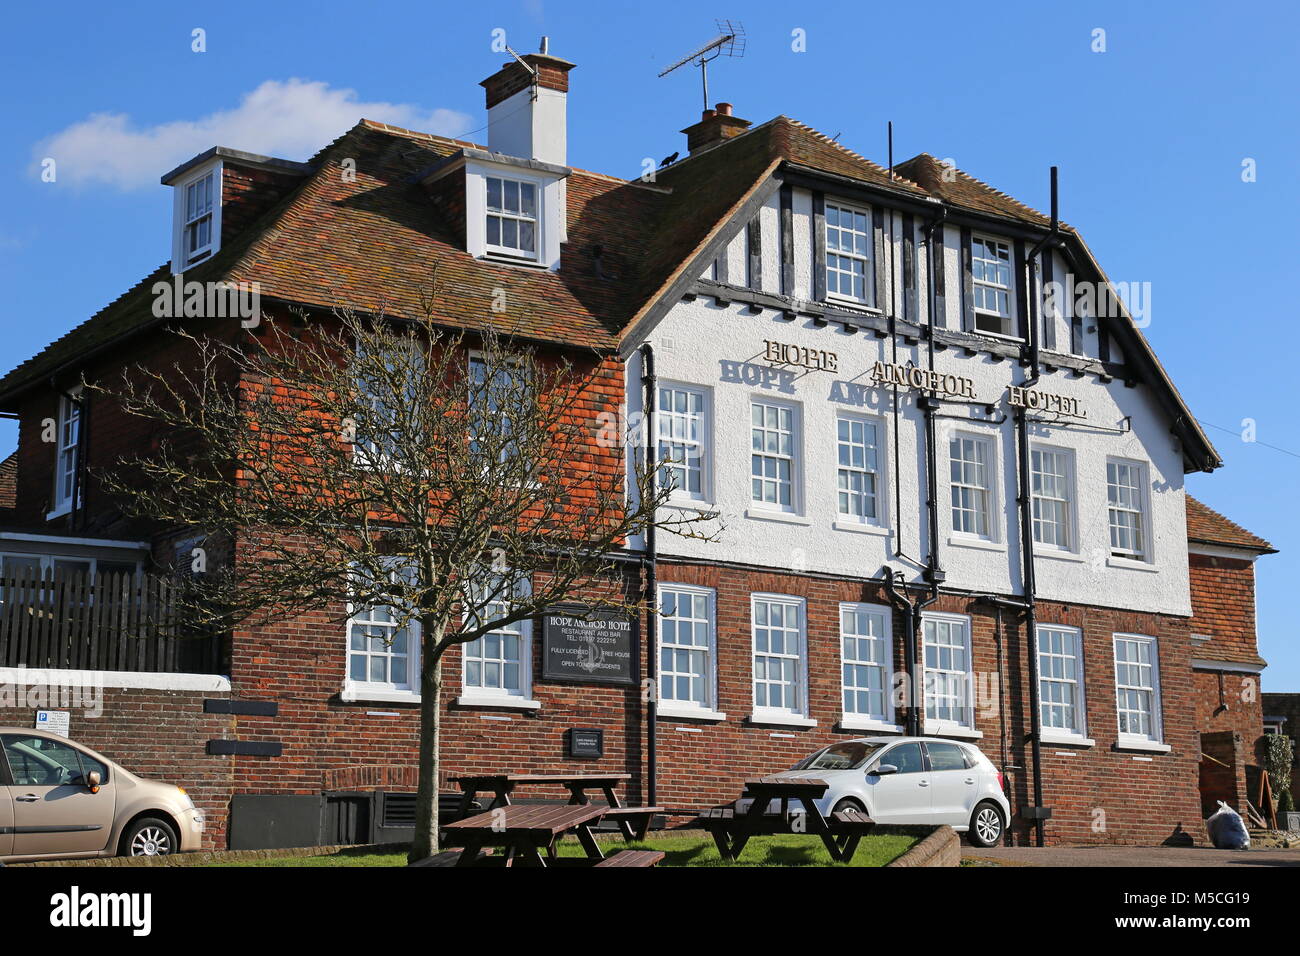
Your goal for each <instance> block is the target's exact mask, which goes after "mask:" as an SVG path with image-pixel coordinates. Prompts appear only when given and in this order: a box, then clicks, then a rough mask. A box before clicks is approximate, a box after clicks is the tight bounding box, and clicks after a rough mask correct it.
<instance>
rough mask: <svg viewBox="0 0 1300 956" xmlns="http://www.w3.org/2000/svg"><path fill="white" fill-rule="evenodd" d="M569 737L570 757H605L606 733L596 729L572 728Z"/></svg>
mask: <svg viewBox="0 0 1300 956" xmlns="http://www.w3.org/2000/svg"><path fill="white" fill-rule="evenodd" d="M568 735H569V756H570V757H603V756H605V731H603V730H598V729H597V728H595V727H570V728H569V731H568Z"/></svg>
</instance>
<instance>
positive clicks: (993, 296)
mask: <svg viewBox="0 0 1300 956" xmlns="http://www.w3.org/2000/svg"><path fill="white" fill-rule="evenodd" d="M970 268H971V294H972V296H973V301H972V305H973V307H974V312H975V328H976V329H977V330H978V331H980V332H993V333H995V334H997V335H1012V334H1013V333H1014V330H1013V327H1012V319H1011V247H1010V245H1008V244H1007V243H1005V242H999V241H998V240H997V239H990V238H988V237H987V236H972V237H971V241H970Z"/></svg>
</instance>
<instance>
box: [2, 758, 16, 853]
mask: <svg viewBox="0 0 1300 956" xmlns="http://www.w3.org/2000/svg"><path fill="white" fill-rule="evenodd" d="M13 848H14V801H13V798H12V797H10V796H9V768H8V765H7V764H6V763H5V758H4V752H3V748H0V857H6V856H8V855H9V854H10V853H12V852H13Z"/></svg>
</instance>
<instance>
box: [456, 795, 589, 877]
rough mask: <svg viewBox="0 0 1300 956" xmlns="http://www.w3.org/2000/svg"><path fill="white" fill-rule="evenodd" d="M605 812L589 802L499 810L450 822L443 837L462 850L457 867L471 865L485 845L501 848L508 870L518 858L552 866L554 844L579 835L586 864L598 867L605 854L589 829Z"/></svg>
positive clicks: (554, 860) (556, 856)
mask: <svg viewBox="0 0 1300 956" xmlns="http://www.w3.org/2000/svg"><path fill="white" fill-rule="evenodd" d="M605 810H606V808H605V807H601V806H594V805H591V804H586V805H578V804H566V805H561V806H504V807H496V808H494V809H492V810H489V811H487V812H486V813H480V814H478V815H476V816H472V817H466V818H465V819H464V820H457V821H456V822H455V823H449V824H447V826H446V828H445V830H444V833H445V837H446V840H447V842H448V843H452V844H455V845H457V846H460V847H463V849H462V850H461V854H460V858H459V859H458V860H457V861H456V865H457V866H473V865H474V864H475V863H477V862H478V861H479V860H480V859H481V856H480V851H482V850H483V848H484V847H494V848H499V849H500V850H502V851H503V852H502V854H501V856H502V857H503V858H504V865H505V866H513V865H514V862H515V860H517V859H518V860H520V861H521V862H523V863H524V865H526V866H542V867H545V866H552V865H554V864H555V862H556V860H557V858H558V854H557V853H556V843H557V842H558V841H559V839H560V837H562V836H564V835H565V834H566V833H573V834H575V835H576V836H577V838H578V842H579V843H581V844H582V848H583V850H585V851H586V854H587V860H588V861H590V862H593V863H596V864H599V863H600V862H601V861H602V860H604V859H605V854H604V853H602V852H601V849H600V846H599V844H597V843H596V838H595V836H593V835H592V832H591V827H592V824H594V823H596V822H597V821H599V820H600V818H601V817H603V816H604V815H605ZM543 853H545V856H543Z"/></svg>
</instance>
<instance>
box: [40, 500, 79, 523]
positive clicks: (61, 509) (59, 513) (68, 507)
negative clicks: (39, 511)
mask: <svg viewBox="0 0 1300 956" xmlns="http://www.w3.org/2000/svg"><path fill="white" fill-rule="evenodd" d="M71 511H72V503H71V502H69V503H67V504H62V505H59V506H58V507H57V508H55V509H54V510H53V511H51V512H49V513H47V514H46V515H45V520H46V521H53V520H54V519H55V518H62V517H63V516H64V515H66V514H68V513H69V512H71Z"/></svg>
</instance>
